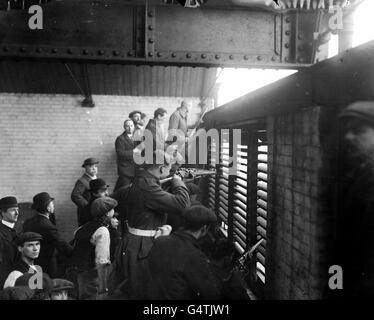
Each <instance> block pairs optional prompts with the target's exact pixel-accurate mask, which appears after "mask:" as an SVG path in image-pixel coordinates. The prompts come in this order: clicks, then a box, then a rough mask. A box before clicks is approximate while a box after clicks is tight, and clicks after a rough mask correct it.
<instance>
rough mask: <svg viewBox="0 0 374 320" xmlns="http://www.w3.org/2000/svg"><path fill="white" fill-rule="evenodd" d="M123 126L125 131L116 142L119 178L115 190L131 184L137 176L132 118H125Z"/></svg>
mask: <svg viewBox="0 0 374 320" xmlns="http://www.w3.org/2000/svg"><path fill="white" fill-rule="evenodd" d="M123 128H124V129H125V131H124V132H123V133H122V134H121V135H120V136H118V137H117V139H116V142H115V147H116V153H117V173H118V180H117V183H116V185H115V187H114V190H117V189H119V188H121V187H123V186H126V185H128V184H130V183H131V182H132V181H133V180H134V177H135V162H134V158H133V154H134V149H135V147H136V143H135V141H134V137H133V134H134V123H133V121H132V120H130V119H127V120H125V122H124V123H123Z"/></svg>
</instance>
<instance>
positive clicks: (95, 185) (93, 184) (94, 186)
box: [90, 178, 109, 191]
mask: <svg viewBox="0 0 374 320" xmlns="http://www.w3.org/2000/svg"><path fill="white" fill-rule="evenodd" d="M107 188H109V185H108V184H106V182H105V180H103V179H100V178H98V179H93V180H91V181H90V191H97V190H100V189H107Z"/></svg>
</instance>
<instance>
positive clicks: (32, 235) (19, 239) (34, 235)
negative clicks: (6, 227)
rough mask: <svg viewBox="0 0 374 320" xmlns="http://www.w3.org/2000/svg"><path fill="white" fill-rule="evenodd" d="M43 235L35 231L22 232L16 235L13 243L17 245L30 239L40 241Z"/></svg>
mask: <svg viewBox="0 0 374 320" xmlns="http://www.w3.org/2000/svg"><path fill="white" fill-rule="evenodd" d="M41 240H43V237H42V236H41V235H40V234H39V233H36V232H23V233H21V234H20V235H19V236H17V237H16V239H15V243H16V245H17V246H22V245H23V244H24V243H25V242H30V241H41Z"/></svg>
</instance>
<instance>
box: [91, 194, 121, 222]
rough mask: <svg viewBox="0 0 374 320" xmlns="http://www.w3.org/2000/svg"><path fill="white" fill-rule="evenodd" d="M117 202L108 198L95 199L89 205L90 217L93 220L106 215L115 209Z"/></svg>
mask: <svg viewBox="0 0 374 320" xmlns="http://www.w3.org/2000/svg"><path fill="white" fill-rule="evenodd" d="M117 205H118V202H117V200H114V199H113V198H109V197H102V198H98V199H96V200H95V201H94V202H92V204H91V216H92V217H93V218H98V217H101V216H103V215H105V214H106V213H108V212H109V211H110V210H112V209H113V208H115V207H117Z"/></svg>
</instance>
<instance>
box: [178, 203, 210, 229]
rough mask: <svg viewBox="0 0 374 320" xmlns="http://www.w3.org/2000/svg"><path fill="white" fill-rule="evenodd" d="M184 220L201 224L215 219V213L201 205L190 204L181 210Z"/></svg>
mask: <svg viewBox="0 0 374 320" xmlns="http://www.w3.org/2000/svg"><path fill="white" fill-rule="evenodd" d="M183 218H184V220H185V221H188V222H192V223H200V224H202V225H204V224H209V223H212V222H216V221H217V216H216V215H215V213H214V212H213V211H212V210H210V209H208V208H207V207H204V206H202V205H196V206H191V207H189V208H187V209H185V210H184V211H183Z"/></svg>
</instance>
